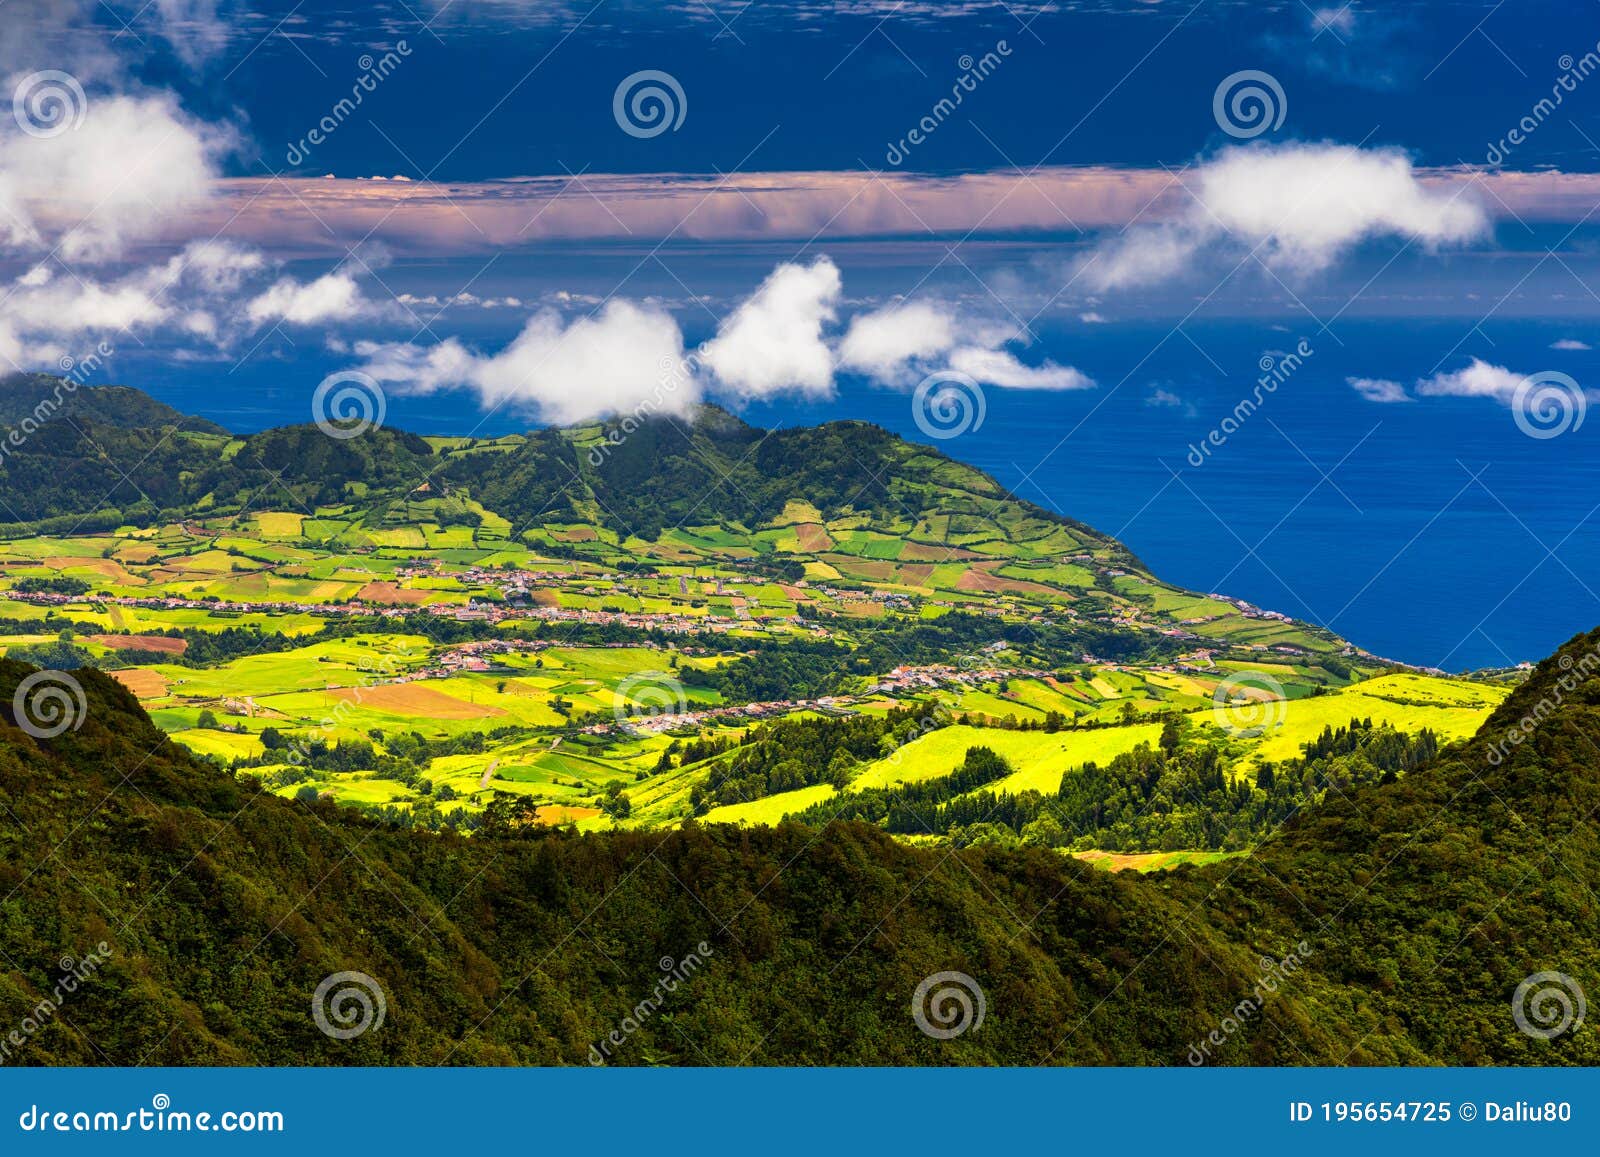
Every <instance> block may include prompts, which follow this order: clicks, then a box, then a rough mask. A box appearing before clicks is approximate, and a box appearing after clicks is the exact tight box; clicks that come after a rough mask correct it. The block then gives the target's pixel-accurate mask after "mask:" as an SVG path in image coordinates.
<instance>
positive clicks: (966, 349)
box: [950, 346, 1094, 390]
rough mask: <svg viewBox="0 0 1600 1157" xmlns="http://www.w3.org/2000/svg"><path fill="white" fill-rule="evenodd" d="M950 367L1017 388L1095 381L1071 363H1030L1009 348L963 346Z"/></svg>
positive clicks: (1085, 385) (1087, 385)
mask: <svg viewBox="0 0 1600 1157" xmlns="http://www.w3.org/2000/svg"><path fill="white" fill-rule="evenodd" d="M950 368H951V369H953V370H955V371H956V372H957V373H962V374H966V375H967V376H968V377H969V378H972V379H974V380H975V381H977V382H979V383H981V384H982V385H986V386H1000V387H1002V388H1005V389H1016V390H1088V389H1093V388H1094V380H1093V379H1092V378H1090V377H1089V376H1088V375H1086V374H1083V373H1081V372H1079V371H1078V370H1075V369H1073V368H1072V367H1071V366H1062V365H1057V364H1056V363H1055V362H1052V361H1046V362H1045V363H1044V364H1043V365H1038V366H1028V365H1024V364H1023V363H1022V362H1020V361H1018V360H1017V358H1016V355H1015V354H1012V353H1009V352H1007V351H1006V350H998V349H983V348H981V347H979V346H963V347H961V348H960V349H958V350H954V351H952V352H951V354H950Z"/></svg>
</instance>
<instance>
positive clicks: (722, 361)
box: [701, 257, 842, 398]
mask: <svg viewBox="0 0 1600 1157" xmlns="http://www.w3.org/2000/svg"><path fill="white" fill-rule="evenodd" d="M841 288H842V283H841V281H840V278H839V269H838V267H837V266H836V265H834V263H833V262H832V261H830V260H829V259H828V258H826V257H819V258H817V260H815V261H813V262H812V263H811V264H810V265H798V264H794V263H791V262H785V263H784V264H782V265H779V266H778V267H777V268H776V269H774V270H773V271H772V272H771V273H770V274H769V275H768V276H767V279H766V280H765V281H763V282H762V283H761V286H760V288H758V289H757V290H756V291H755V293H753V294H751V296H750V297H748V298H747V299H746V300H745V301H744V302H743V303H742V304H740V305H739V307H738V308H737V309H735V310H734V311H733V313H732V314H731V315H729V316H728V317H727V318H726V319H724V321H723V322H722V324H721V325H720V326H719V327H718V328H717V336H716V337H715V338H714V339H713V340H711V341H710V342H708V343H706V345H705V347H704V349H703V350H702V351H701V357H702V360H703V361H704V363H705V364H706V365H707V366H708V367H709V368H710V369H711V371H712V372H713V373H714V374H716V376H717V378H718V380H719V381H721V382H722V383H724V384H725V385H726V386H728V387H729V388H730V389H731V390H732V391H734V392H735V393H736V394H738V395H739V396H740V397H744V398H767V397H771V396H773V395H775V394H779V393H784V392H788V391H793V392H798V393H801V394H808V395H812V396H826V395H828V394H829V393H831V392H832V391H833V352H832V351H831V350H830V349H829V348H828V343H827V341H826V340H825V339H824V337H823V327H824V326H826V325H828V324H829V323H831V322H832V321H833V320H834V318H835V316H836V315H837V312H838V303H839V293H840V290H841Z"/></svg>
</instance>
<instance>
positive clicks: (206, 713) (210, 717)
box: [194, 707, 219, 731]
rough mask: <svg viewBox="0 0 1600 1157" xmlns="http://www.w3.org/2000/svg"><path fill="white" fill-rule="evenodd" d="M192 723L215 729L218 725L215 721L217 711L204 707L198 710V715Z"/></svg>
mask: <svg viewBox="0 0 1600 1157" xmlns="http://www.w3.org/2000/svg"><path fill="white" fill-rule="evenodd" d="M194 725H195V726H196V727H203V728H207V729H209V730H212V731H215V730H216V729H217V727H218V726H219V724H218V723H217V713H216V712H215V711H213V710H211V708H209V707H207V708H205V709H204V710H202V711H201V712H200V717H199V718H198V719H196V720H195V724H194Z"/></svg>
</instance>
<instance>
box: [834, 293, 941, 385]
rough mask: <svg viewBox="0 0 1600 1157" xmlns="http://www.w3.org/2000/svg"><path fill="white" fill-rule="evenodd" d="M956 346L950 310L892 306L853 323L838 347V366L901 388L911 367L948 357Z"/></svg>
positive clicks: (932, 306)
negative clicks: (936, 358)
mask: <svg viewBox="0 0 1600 1157" xmlns="http://www.w3.org/2000/svg"><path fill="white" fill-rule="evenodd" d="M955 344H956V322H955V317H954V316H953V315H952V313H951V312H950V310H949V309H947V308H945V307H944V306H942V305H935V304H931V303H927V302H908V303H904V304H899V305H890V306H885V307H884V308H883V309H879V310H875V311H874V312H872V313H863V314H857V315H856V316H855V317H854V318H852V319H851V322H850V328H849V330H847V331H846V333H845V335H844V340H843V341H842V342H840V343H839V366H840V368H841V369H846V370H852V371H855V372H857V373H861V374H864V375H866V376H867V377H870V378H873V379H874V380H876V381H880V382H885V383H889V384H898V382H899V380H900V379H902V378H904V377H905V375H906V373H907V368H908V366H909V365H910V364H911V363H913V362H917V361H921V360H924V359H927V358H934V357H938V356H939V355H941V354H945V353H948V352H949V351H950V350H951V349H953V348H954V347H955ZM913 376H916V375H913Z"/></svg>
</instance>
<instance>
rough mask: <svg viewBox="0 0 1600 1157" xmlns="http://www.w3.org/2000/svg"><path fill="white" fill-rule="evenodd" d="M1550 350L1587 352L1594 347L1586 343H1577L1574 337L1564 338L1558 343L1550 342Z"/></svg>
mask: <svg viewBox="0 0 1600 1157" xmlns="http://www.w3.org/2000/svg"><path fill="white" fill-rule="evenodd" d="M1550 348H1551V349H1553V350H1589V349H1593V348H1594V347H1593V346H1591V345H1590V344H1589V343H1588V342H1586V341H1579V340H1578V339H1577V338H1575V337H1564V338H1561V339H1560V340H1559V341H1553V342H1551V343H1550Z"/></svg>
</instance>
